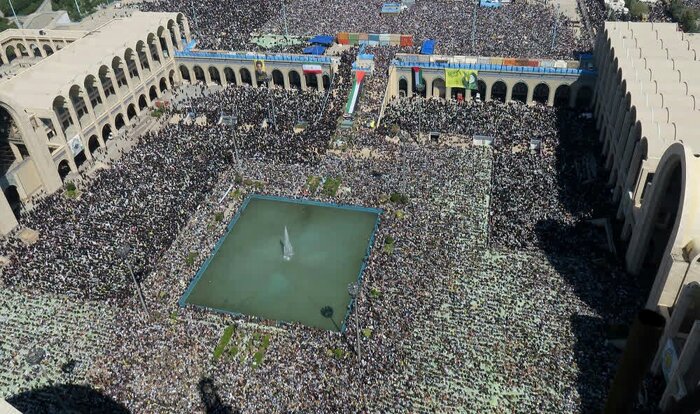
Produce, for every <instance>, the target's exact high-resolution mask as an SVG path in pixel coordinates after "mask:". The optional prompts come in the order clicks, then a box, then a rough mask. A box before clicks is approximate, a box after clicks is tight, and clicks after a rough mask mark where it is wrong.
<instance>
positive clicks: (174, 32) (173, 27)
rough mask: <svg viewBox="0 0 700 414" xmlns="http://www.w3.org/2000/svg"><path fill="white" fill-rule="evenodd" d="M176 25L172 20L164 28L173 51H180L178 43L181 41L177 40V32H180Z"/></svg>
mask: <svg viewBox="0 0 700 414" xmlns="http://www.w3.org/2000/svg"><path fill="white" fill-rule="evenodd" d="M176 26H177V24H176V23H175V21H174V20H173V19H170V20H168V23H167V24H166V27H167V28H168V32H170V41H171V42H172V44H173V47H174V48H175V49H180V46H179V45H180V42H181V40H180V39H179V38H178V34H177V32H179V31H180V28H179V27H177V28H176Z"/></svg>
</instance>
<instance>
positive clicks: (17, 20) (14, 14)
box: [7, 0, 22, 29]
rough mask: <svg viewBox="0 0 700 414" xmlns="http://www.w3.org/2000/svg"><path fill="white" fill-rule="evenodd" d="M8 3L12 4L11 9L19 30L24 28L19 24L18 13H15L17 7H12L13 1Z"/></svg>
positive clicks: (10, 0) (9, 0)
mask: <svg viewBox="0 0 700 414" xmlns="http://www.w3.org/2000/svg"><path fill="white" fill-rule="evenodd" d="M7 2H8V3H10V9H11V10H12V15H13V16H15V24H16V25H17V28H18V29H21V28H22V24H21V23H20V22H19V19H18V18H17V13H15V6H13V5H12V0H7Z"/></svg>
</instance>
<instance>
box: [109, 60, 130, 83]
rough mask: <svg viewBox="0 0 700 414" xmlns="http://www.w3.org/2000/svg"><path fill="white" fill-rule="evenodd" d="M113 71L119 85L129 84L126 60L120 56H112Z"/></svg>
mask: <svg viewBox="0 0 700 414" xmlns="http://www.w3.org/2000/svg"><path fill="white" fill-rule="evenodd" d="M112 73H113V74H114V78H115V79H116V80H117V87H119V88H121V87H122V86H128V83H127V81H126V72H124V61H123V60H122V58H121V57H119V56H115V57H114V58H112Z"/></svg>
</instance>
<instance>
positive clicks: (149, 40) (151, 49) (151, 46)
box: [146, 33, 162, 64]
mask: <svg viewBox="0 0 700 414" xmlns="http://www.w3.org/2000/svg"><path fill="white" fill-rule="evenodd" d="M157 42H158V40H156V35H154V34H153V33H149V34H148V36H147V37H146V44H147V45H148V53H149V54H150V55H151V61H153V62H157V63H158V64H161V63H162V62H161V61H160V56H159V55H158V46H159V45H158V44H157Z"/></svg>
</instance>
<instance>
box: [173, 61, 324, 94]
mask: <svg viewBox="0 0 700 414" xmlns="http://www.w3.org/2000/svg"><path fill="white" fill-rule="evenodd" d="M179 69H180V76H181V78H182V79H183V80H185V81H188V82H195V81H199V82H204V83H215V84H217V85H223V86H225V85H250V86H275V87H280V88H290V89H299V90H301V89H314V90H319V89H320V88H322V89H324V90H325V89H328V88H329V87H330V84H331V79H330V77H329V76H328V75H327V74H324V75H322V76H321V77H320V78H321V79H320V82H319V76H318V75H316V74H303V75H302V74H300V73H299V72H298V71H296V70H294V69H291V70H289V71H286V72H282V71H281V70H279V69H273V70H272V72H271V74H270V75H267V74H266V73H265V72H263V73H262V74H260V73H256V72H255V71H252V72H251V71H250V70H249V69H248V68H246V67H241V68H239V69H238V70H234V69H233V68H232V67H230V66H225V67H223V68H219V67H217V66H213V65H212V66H209V67H206V71H205V69H203V68H202V67H201V66H200V65H193V66H192V67H191V68H190V67H188V66H187V65H184V64H181V65H180V68H179ZM285 75H286V76H285Z"/></svg>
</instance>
